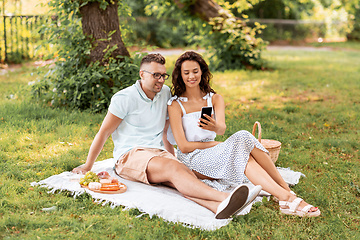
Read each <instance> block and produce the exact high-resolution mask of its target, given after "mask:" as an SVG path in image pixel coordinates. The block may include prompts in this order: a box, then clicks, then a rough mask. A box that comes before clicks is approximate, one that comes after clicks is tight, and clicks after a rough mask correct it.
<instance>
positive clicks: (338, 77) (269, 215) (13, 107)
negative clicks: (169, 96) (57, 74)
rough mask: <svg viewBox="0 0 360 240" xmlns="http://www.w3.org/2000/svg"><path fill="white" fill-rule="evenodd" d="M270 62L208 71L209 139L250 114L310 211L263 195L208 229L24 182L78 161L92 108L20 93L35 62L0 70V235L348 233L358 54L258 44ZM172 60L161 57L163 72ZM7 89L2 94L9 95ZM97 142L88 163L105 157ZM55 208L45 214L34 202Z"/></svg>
mask: <svg viewBox="0 0 360 240" xmlns="http://www.w3.org/2000/svg"><path fill="white" fill-rule="evenodd" d="M264 57H265V58H266V59H268V60H269V62H270V65H271V67H272V69H273V70H272V71H251V72H249V71H228V72H224V73H214V82H213V86H214V88H215V89H216V90H217V91H218V93H220V94H222V95H223V96H224V99H225V101H226V105H227V110H226V114H227V131H226V133H225V135H224V136H219V137H218V139H219V140H224V139H225V138H227V137H228V136H230V135H231V134H232V133H234V132H236V131H238V130H241V129H246V130H249V131H251V129H252V126H253V123H254V122H255V121H260V122H261V125H262V136H263V138H268V139H276V140H279V141H281V142H282V149H281V151H280V156H279V159H278V161H277V165H278V166H281V167H290V168H291V169H293V170H295V171H301V172H302V173H304V174H305V175H306V178H301V180H300V182H299V184H297V185H296V186H295V187H293V190H294V191H295V192H296V193H297V194H298V195H300V196H301V197H303V198H304V199H305V200H306V201H308V202H309V203H311V204H313V205H315V206H318V207H319V208H320V209H321V211H322V215H321V217H318V218H313V219H309V218H298V217H292V216H286V215H280V213H279V210H278V205H277V203H275V202H274V201H272V200H271V201H269V202H263V203H261V204H256V205H255V206H254V207H253V208H252V210H251V212H250V214H248V215H245V216H240V217H237V218H235V219H234V220H233V221H232V222H231V223H230V224H229V225H228V226H226V227H223V228H221V229H219V230H217V231H212V232H208V231H201V230H199V229H189V228H186V227H183V226H182V224H174V223H167V222H164V221H163V220H162V219H159V218H157V217H153V218H149V216H147V215H144V216H142V217H140V218H136V216H137V215H139V214H140V212H139V211H138V210H130V211H122V210H123V208H122V207H116V208H114V209H112V208H110V207H109V206H108V205H106V206H102V205H98V204H95V203H93V201H92V199H91V198H90V197H89V195H86V194H84V195H81V196H80V197H78V198H76V199H74V198H73V197H72V196H71V194H70V193H67V192H62V193H58V194H49V193H47V189H43V188H38V187H31V186H30V183H31V182H33V181H40V180H42V179H44V178H47V177H49V176H51V175H53V174H58V173H60V172H63V171H69V170H71V169H72V168H73V167H75V166H78V165H80V164H82V163H83V162H84V160H85V159H86V155H87V151H88V149H89V146H90V144H91V141H92V139H93V137H94V136H95V134H96V132H97V130H98V129H99V126H100V124H101V122H102V119H103V117H104V115H103V114H89V113H87V112H83V113H81V112H78V111H66V110H64V109H51V108H49V107H41V106H39V105H37V104H35V103H34V102H33V101H31V100H29V98H28V97H27V96H26V94H25V89H24V88H25V87H26V86H27V82H29V81H35V80H36V78H37V76H36V74H31V73H36V72H37V71H38V69H35V68H31V67H30V68H22V69H18V70H16V71H14V72H12V73H9V74H7V75H2V76H0V81H1V83H2V88H1V89H0V114H1V115H0V171H1V172H0V173H1V175H0V238H4V239H39V238H41V239H58V238H59V239H60V238H61V239H78V238H85V239H112V238H115V239H359V238H360V234H359V221H360V209H359V206H360V204H359V203H360V201H359V200H360V178H359V173H360V161H359V152H358V149H359V148H360V143H359V134H360V130H359V123H360V94H359V91H360V81H359V74H360V66H359V64H358V63H359V62H360V54H359V53H358V52H351V51H345V52H341V51H331V52H324V51H319V52H310V51H309V52H307V51H306V52H304V51H295V50H294V51H268V52H265V53H264ZM175 58H176V57H169V58H168V63H167V67H168V70H169V71H168V72H171V70H170V68H171V65H172V64H173V61H174V59H175ZM11 94H13V95H14V96H13V98H10V97H9V96H10V95H11ZM112 147H113V145H112V142H111V140H110V139H109V140H108V141H107V142H106V145H105V147H104V150H103V151H102V153H101V155H100V156H99V158H98V159H99V160H103V159H107V158H110V157H111V156H112ZM52 206H56V207H57V210H56V211H52V212H45V211H42V208H45V207H52Z"/></svg>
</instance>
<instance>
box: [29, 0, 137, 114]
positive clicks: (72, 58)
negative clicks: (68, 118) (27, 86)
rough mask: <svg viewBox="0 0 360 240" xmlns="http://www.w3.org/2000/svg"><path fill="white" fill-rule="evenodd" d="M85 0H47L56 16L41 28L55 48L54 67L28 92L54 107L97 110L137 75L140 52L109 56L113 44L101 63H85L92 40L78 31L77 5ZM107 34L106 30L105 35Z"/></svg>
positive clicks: (103, 7)
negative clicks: (79, 0)
mask: <svg viewBox="0 0 360 240" xmlns="http://www.w3.org/2000/svg"><path fill="white" fill-rule="evenodd" d="M88 2H89V1H85V2H82V4H81V5H79V2H78V1H71V0H67V1H58V0H52V1H51V2H50V3H49V5H50V6H51V7H52V8H53V9H54V14H55V15H56V16H57V20H56V21H53V22H51V23H50V24H49V25H43V27H42V29H41V31H42V32H43V33H50V34H51V35H50V38H49V40H48V42H49V43H52V44H55V45H57V46H58V49H59V50H58V53H57V56H56V63H55V67H54V68H53V69H50V70H49V71H48V73H47V74H46V75H45V76H44V77H43V78H42V79H41V80H40V81H39V82H37V83H36V84H35V85H33V87H32V94H33V96H34V98H36V99H37V100H39V101H41V102H44V103H46V104H49V105H51V106H54V107H60V106H67V107H69V108H76V109H80V110H85V109H90V110H91V111H93V112H101V111H103V110H106V109H107V107H108V105H109V103H110V99H111V96H112V95H113V94H114V93H115V92H117V91H119V90H121V89H123V88H126V87H128V86H130V85H132V84H133V83H134V82H135V81H136V79H138V71H139V67H138V66H139V61H140V59H141V55H136V56H135V57H134V58H127V57H123V56H118V57H116V58H112V57H111V53H112V52H113V51H114V50H115V49H116V47H117V46H116V45H115V46H113V47H112V48H107V49H105V50H104V52H106V54H105V56H104V59H103V62H104V63H105V64H101V63H100V62H99V61H98V62H91V63H89V54H90V51H91V48H92V42H91V41H92V40H91V37H87V36H85V35H84V34H83V32H82V26H81V16H80V12H79V7H81V6H84V5H85V4H87V3H88ZM99 2H100V8H102V9H105V8H106V6H107V4H108V2H107V1H105V0H103V1H102V0H99ZM121 6H123V5H121ZM119 11H123V10H119ZM111 34H112V33H108V36H109V38H111ZM105 40H106V39H105Z"/></svg>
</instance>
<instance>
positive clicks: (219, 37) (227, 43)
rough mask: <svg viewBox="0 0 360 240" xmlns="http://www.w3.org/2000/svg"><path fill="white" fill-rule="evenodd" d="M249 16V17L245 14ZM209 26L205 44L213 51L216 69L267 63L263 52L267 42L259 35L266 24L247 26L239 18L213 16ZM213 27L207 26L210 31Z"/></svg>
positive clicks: (203, 41) (211, 56) (239, 67)
mask: <svg viewBox="0 0 360 240" xmlns="http://www.w3.org/2000/svg"><path fill="white" fill-rule="evenodd" d="M245 17H246V16H245ZM209 25H210V26H211V30H210V31H209V32H208V33H207V34H204V35H203V38H202V41H201V42H202V44H203V45H204V46H205V48H206V49H207V50H208V51H209V52H210V66H211V68H212V69H214V70H219V71H224V70H227V69H241V68H246V67H247V68H256V69H260V68H262V67H263V66H264V61H263V59H261V51H262V50H264V49H265V47H266V45H267V43H266V42H264V41H263V40H262V39H261V38H258V37H256V34H257V33H259V32H261V29H263V28H264V26H262V25H260V24H258V23H257V24H256V25H255V27H253V28H252V27H249V26H247V25H246V20H240V19H236V18H235V17H229V18H223V17H216V18H213V19H212V20H211V21H210V22H209ZM207 29H209V28H205V29H204V30H207Z"/></svg>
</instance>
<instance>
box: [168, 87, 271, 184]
mask: <svg viewBox="0 0 360 240" xmlns="http://www.w3.org/2000/svg"><path fill="white" fill-rule="evenodd" d="M212 95H213V94H212V93H211V94H207V95H206V96H205V97H204V98H205V99H207V101H208V106H212V101H211V99H212ZM174 100H176V101H177V102H178V103H179V104H180V107H181V109H182V111H183V117H182V124H183V128H184V131H185V136H186V139H187V140H188V141H214V139H215V137H216V133H215V132H211V131H207V130H203V129H201V128H200V127H198V126H197V122H198V120H199V118H200V114H201V112H193V113H186V111H185V108H184V107H183V105H182V104H181V101H183V102H186V101H187V99H186V98H178V97H177V96H174V97H172V98H171V99H170V100H169V101H168V105H171V104H172V102H173V101H174ZM193 119H196V123H194V120H193ZM195 128H198V129H200V130H202V131H204V132H202V133H203V135H202V136H199V135H200V134H201V131H195V130H194V129H195ZM208 132H210V133H211V134H209V133H208ZM191 133H196V138H197V139H196V140H194V137H193V136H192V134H191ZM193 135H195V134H193ZM167 137H168V140H169V142H170V143H172V144H173V145H175V144H176V143H175V142H174V137H173V135H172V131H171V129H169V131H168V135H167ZM199 137H200V138H201V139H199ZM254 147H256V148H258V149H260V150H262V151H264V152H266V153H269V152H268V151H267V150H266V149H265V148H264V147H263V146H262V145H261V143H260V142H259V141H258V140H257V139H256V138H255V137H254V136H253V135H252V134H251V133H250V132H248V131H245V130H241V131H238V132H236V133H234V134H233V135H231V136H230V137H229V138H228V139H227V140H226V141H224V142H222V143H219V144H217V145H216V146H214V147H212V148H207V149H196V150H194V151H193V152H190V153H182V152H181V151H180V150H179V149H177V158H178V159H179V160H180V161H182V162H183V163H184V164H185V165H186V166H187V167H188V168H190V169H191V170H194V171H196V172H198V173H201V174H203V175H205V176H208V177H211V178H214V179H217V181H209V180H205V181H204V182H205V183H207V184H208V185H210V186H211V187H214V188H216V189H218V190H220V191H224V190H225V189H227V188H228V187H230V186H231V185H234V184H236V185H238V184H242V183H246V182H249V180H248V179H247V177H246V176H245V173H244V171H245V167H246V165H247V163H248V160H249V156H250V152H251V151H252V150H253V148H254Z"/></svg>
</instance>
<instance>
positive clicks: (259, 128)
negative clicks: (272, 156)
mask: <svg viewBox="0 0 360 240" xmlns="http://www.w3.org/2000/svg"><path fill="white" fill-rule="evenodd" d="M256 126H258V132H259V133H258V140H259V142H260V143H261V124H260V123H259V122H258V121H256V122H255V123H254V127H253V130H252V135H253V136H254V137H255V130H256Z"/></svg>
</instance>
